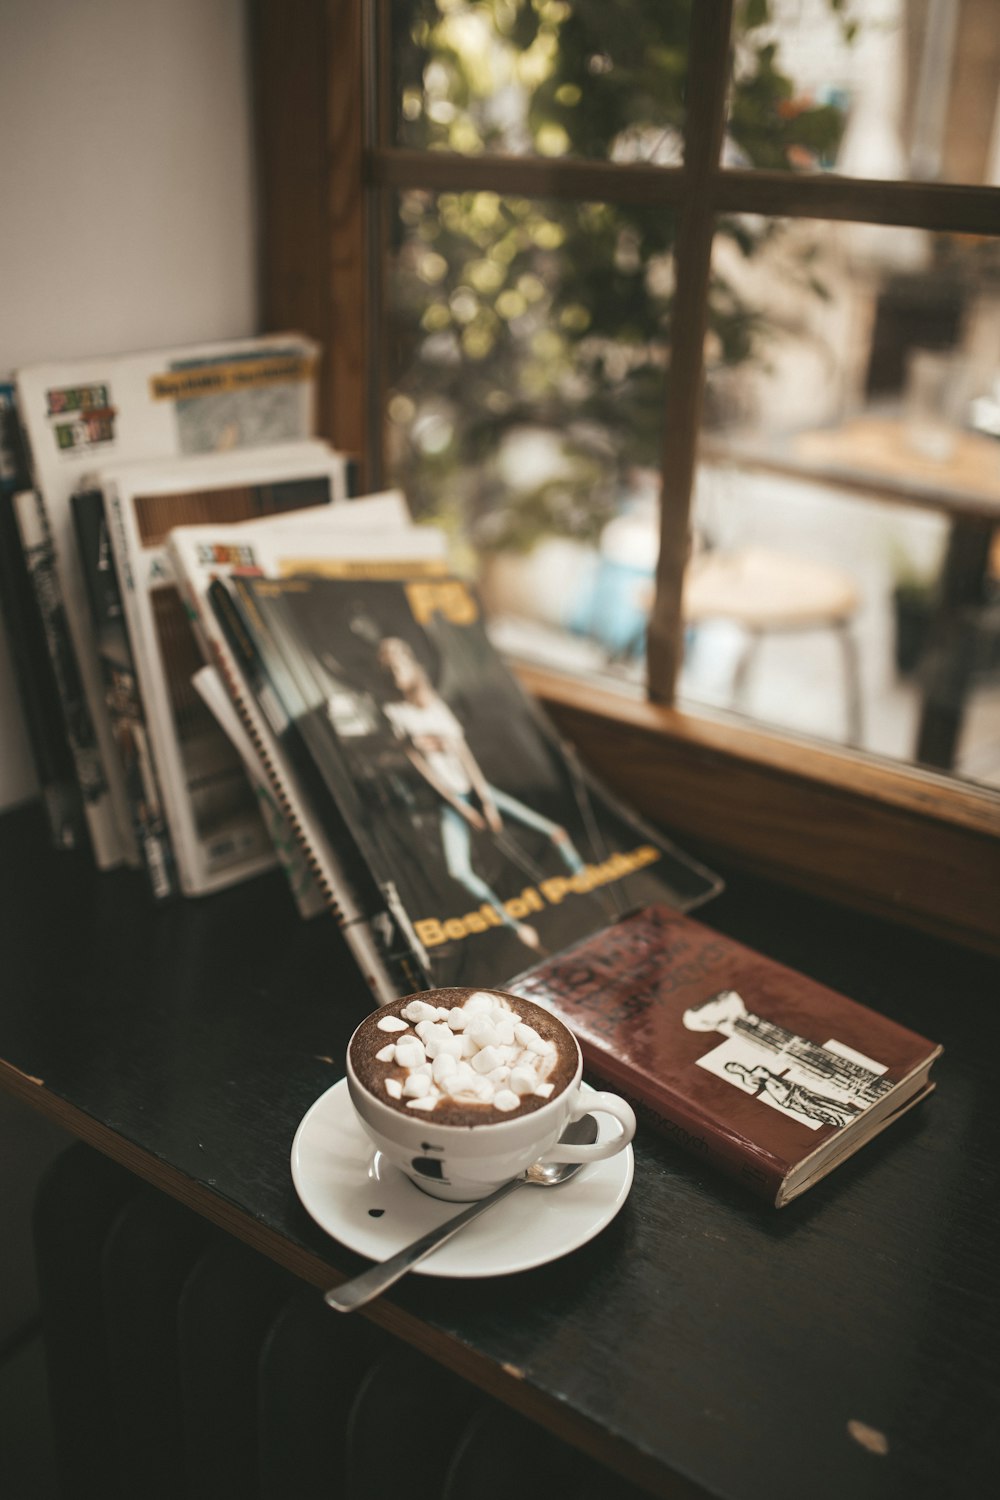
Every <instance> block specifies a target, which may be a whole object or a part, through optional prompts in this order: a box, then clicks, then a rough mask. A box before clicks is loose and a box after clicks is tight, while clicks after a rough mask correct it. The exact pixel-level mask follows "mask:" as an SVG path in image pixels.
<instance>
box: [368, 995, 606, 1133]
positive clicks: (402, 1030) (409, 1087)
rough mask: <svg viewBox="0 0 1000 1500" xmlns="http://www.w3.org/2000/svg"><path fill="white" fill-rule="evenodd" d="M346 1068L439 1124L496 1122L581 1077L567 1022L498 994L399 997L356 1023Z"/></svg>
mask: <svg viewBox="0 0 1000 1500" xmlns="http://www.w3.org/2000/svg"><path fill="white" fill-rule="evenodd" d="M350 1058H351V1065H352V1067H353V1069H354V1073H355V1076H356V1077H357V1079H358V1081H359V1082H360V1083H361V1084H362V1085H363V1087H364V1088H365V1089H367V1090H368V1092H369V1093H370V1094H372V1095H373V1097H374V1098H376V1099H378V1100H379V1101H380V1102H381V1103H383V1104H386V1105H389V1106H390V1107H391V1108H392V1109H395V1110H398V1111H399V1112H400V1113H401V1114H405V1115H409V1116H410V1117H411V1118H413V1117H416V1118H420V1117H421V1116H425V1117H430V1118H433V1120H434V1123H435V1124H436V1125H456V1126H460V1127H468V1126H474V1125H489V1124H499V1123H501V1122H502V1121H504V1120H514V1119H520V1118H522V1117H523V1116H525V1115H527V1114H530V1113H532V1112H533V1111H534V1110H537V1109H540V1108H541V1107H542V1106H543V1105H545V1104H547V1103H549V1101H550V1100H552V1099H554V1098H556V1097H557V1096H558V1095H559V1094H560V1093H562V1092H563V1090H564V1089H566V1088H567V1087H568V1086H569V1084H571V1083H572V1082H573V1080H574V1078H575V1077H576V1075H577V1070H578V1067H579V1062H580V1054H579V1050H578V1047H577V1043H576V1039H575V1038H574V1036H573V1034H572V1032H571V1031H569V1029H568V1028H567V1027H566V1026H564V1025H563V1023H562V1022H561V1021H559V1020H557V1019H556V1017H555V1016H553V1015H551V1014H550V1013H549V1012H548V1011H546V1010H543V1009H542V1008H541V1007H540V1006H538V1005H533V1004H532V1003H531V1001H530V1000H522V999H520V998H519V997H518V996H516V995H507V994H504V992H503V991H501V990H473V989H442V990H433V991H429V992H427V993H425V994H420V995H405V996H403V998H402V999H400V1000H393V1001H391V1002H390V1003H389V1004H388V1005H385V1006H383V1007H382V1009H381V1010H378V1011H375V1012H374V1013H373V1014H372V1015H370V1016H368V1017H367V1019H366V1020H365V1021H364V1022H362V1024H361V1026H360V1027H359V1028H358V1030H357V1032H356V1033H355V1035H354V1038H353V1040H352V1042H351V1049H350Z"/></svg>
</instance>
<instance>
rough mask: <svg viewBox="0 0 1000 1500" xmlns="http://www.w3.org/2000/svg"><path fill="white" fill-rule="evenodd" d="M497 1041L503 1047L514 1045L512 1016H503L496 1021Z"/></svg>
mask: <svg viewBox="0 0 1000 1500" xmlns="http://www.w3.org/2000/svg"><path fill="white" fill-rule="evenodd" d="M494 1026H495V1028H496V1034H497V1041H498V1042H499V1043H500V1045H501V1047H512V1046H513V1045H514V1020H513V1017H512V1016H501V1017H500V1019H499V1020H498V1021H496V1020H495V1021H494Z"/></svg>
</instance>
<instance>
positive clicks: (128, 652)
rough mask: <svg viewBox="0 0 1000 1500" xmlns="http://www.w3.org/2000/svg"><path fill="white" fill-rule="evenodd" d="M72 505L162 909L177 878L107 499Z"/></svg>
mask: <svg viewBox="0 0 1000 1500" xmlns="http://www.w3.org/2000/svg"><path fill="white" fill-rule="evenodd" d="M71 504H72V508H73V521H74V525H75V528H76V536H77V543H78V546H79V550H80V566H81V568H82V570H83V578H84V585H85V588H86V594H87V600H88V603H89V606H90V624H91V630H92V631H93V636H94V641H95V643H96V647H97V655H98V659H99V661H100V664H101V676H102V679H103V684H104V703H105V706H106V708H107V711H108V719H109V722H110V724H111V732H112V734H113V735H114V740H115V746H116V749H117V751H118V755H119V757H120V761H121V766H122V771H123V773H124V777H125V792H126V796H127V798H128V804H129V810H130V813H131V817H132V831H133V833H134V835H135V839H136V842H137V844H138V846H139V852H140V854H141V855H142V862H143V866H144V868H145V871H146V876H147V879H148V881H149V889H150V891H151V893H152V895H153V896H154V897H155V898H156V900H158V901H162V900H165V899H166V897H168V896H172V895H175V894H176V892H177V889H178V887H177V870H176V863H175V860H174V850H173V843H172V842H171V838H170V830H169V828H168V827H167V817H166V812H165V811H164V807H163V796H162V794H161V792H160V780H159V777H158V775H157V773H156V766H155V763H154V760H153V752H152V748H151V746H150V742H149V730H148V727H147V724H146V713H145V709H144V708H143V703H142V693H141V691H140V689H139V679H138V676H137V673H136V668H135V657H134V655H133V653H132V643H131V641H130V639H129V633H128V629H127V626H126V623H125V610H124V606H123V604H122V597H121V591H120V590H119V587H118V575H117V572H116V571H115V565H114V559H113V557H112V554H111V539H110V537H109V535H108V524H107V516H106V514H105V510H104V495H103V493H102V492H101V490H96V489H95V490H80V491H79V493H78V494H75V495H73V496H71Z"/></svg>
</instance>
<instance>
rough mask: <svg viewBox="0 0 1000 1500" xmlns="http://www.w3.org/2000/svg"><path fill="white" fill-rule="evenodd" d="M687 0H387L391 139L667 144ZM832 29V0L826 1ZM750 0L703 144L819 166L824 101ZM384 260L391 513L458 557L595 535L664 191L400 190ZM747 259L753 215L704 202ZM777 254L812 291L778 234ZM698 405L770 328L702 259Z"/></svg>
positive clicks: (602, 521)
mask: <svg viewBox="0 0 1000 1500" xmlns="http://www.w3.org/2000/svg"><path fill="white" fill-rule="evenodd" d="M696 3H698V0H614V3H613V4H608V3H607V0H471V3H470V0H406V3H403V0H394V4H393V7H392V11H393V33H392V56H393V104H394V107H395V109H396V111H397V118H396V121H395V143H396V144H398V145H401V146H405V147H409V148H419V149H423V150H429V151H447V152H459V153H461V154H463V155H466V156H475V155H480V154H484V153H490V152H504V153H507V154H530V155H532V156H541V157H548V158H551V159H554V160H557V159H559V158H577V159H590V160H595V161H601V162H612V163H614V162H621V163H629V162H644V163H648V164H656V165H662V166H672V165H678V164H679V163H680V160H681V149H682V133H683V128H684V118H685V92H686V86H687V52H688V37H689V30H690V19H691V11H692V5H693V4H696ZM826 3H827V5H828V6H829V9H830V10H831V12H833V13H834V14H835V15H836V17H837V18H838V20H839V23H840V25H841V27H842V30H843V35H844V37H845V38H846V39H847V40H848V41H849V40H850V37H851V35H852V34H853V28H854V27H855V24H856V23H855V21H854V20H853V18H852V16H851V14H850V13H849V9H848V5H847V4H846V0H826ZM772 10H773V7H772V3H771V0H738V3H737V5H736V12H735V21H734V35H733V76H732V84H731V104H730V113H729V123H728V127H727V135H726V142H725V148H724V149H725V153H726V156H725V159H726V161H727V163H728V164H730V165H734V166H758V167H766V168H770V169H776V168H777V169H788V170H796V169H798V170H802V169H805V170H822V169H823V168H825V167H827V166H829V165H830V164H832V163H833V161H834V160H835V158H836V152H837V147H838V144H839V142H840V139H841V135H842V132H843V129H844V124H845V105H844V102H843V101H836V100H835V101H833V102H823V101H822V100H817V99H813V98H808V97H799V96H798V94H797V92H796V87H795V84H794V81H793V80H792V78H791V77H790V76H788V74H786V73H785V72H784V71H783V69H782V62H781V55H780V48H779V45H778V42H777V40H776V33H775V28H774V25H773V20H774V17H773V14H772ZM397 209H398V212H397V214H396V215H395V218H394V226H393V236H394V238H393V245H392V262H391V274H390V288H391V290H390V306H389V314H390V316H389V348H390V397H389V405H388V463H389V472H390V477H391V479H392V481H393V482H394V483H398V484H400V485H401V486H402V487H403V488H404V489H405V491H406V493H407V494H408V496H409V498H410V501H411V504H412V506H413V509H414V511H415V512H416V513H417V514H418V515H421V516H424V517H428V518H433V519H434V520H436V521H437V522H438V523H439V524H443V525H445V526H446V527H447V528H448V529H449V530H450V531H451V532H452V534H453V535H454V537H455V538H456V540H457V541H459V543H461V544H464V545H465V546H466V548H467V554H468V557H469V559H470V561H471V558H472V557H473V556H474V555H475V554H482V553H488V552H490V551H497V550H508V551H527V550H529V549H530V548H531V547H532V546H533V545H534V544H535V543H536V542H537V541H539V540H540V539H541V538H543V537H551V536H558V537H569V538H574V539H577V540H579V541H581V542H584V543H591V544H593V543H596V542H597V540H598V539H599V537H600V535H601V532H602V531H603V529H604V527H605V526H606V524H607V522H608V521H609V520H610V519H612V518H613V517H614V516H615V515H616V514H617V513H618V512H619V511H620V510H621V507H622V496H623V495H624V494H625V493H627V491H628V489H629V484H630V475H631V474H633V473H634V471H636V470H637V469H638V470H648V469H651V468H652V469H655V468H658V467H659V463H660V444H661V431H662V425H663V411H664V404H665V401H666V400H667V399H668V391H669V366H670V323H671V313H672V308H673V300H674V276H673V248H674V239H675V233H676V219H675V216H674V214H673V212H672V211H671V210H670V209H669V208H660V207H657V206H652V207H650V206H634V205H631V204H620V203H619V204H611V203H599V202H592V203H591V202H587V203H580V202H574V201H571V200H568V199H549V200H540V199H530V198H526V197H515V196H508V197H500V196H498V195H497V194H496V193H493V192H476V191H462V192H442V193H440V194H437V195H435V194H433V193H431V192H418V191H406V192H404V193H402V194H401V195H400V196H399V198H398V200H397ZM717 233H718V236H719V237H723V238H725V240H726V241H727V242H728V247H729V248H730V250H731V253H735V254H736V255H738V256H739V257H741V258H744V259H746V260H750V259H752V258H754V257H757V256H759V255H760V254H761V253H762V251H763V249H764V247H765V246H768V245H772V244H773V243H774V241H775V239H776V238H779V239H780V237H781V235H782V234H783V233H784V230H783V226H782V225H781V224H780V223H779V222H777V221H765V220H763V219H750V218H748V217H746V216H744V217H741V218H735V217H734V218H732V219H727V220H724V221H720V223H719V225H718V229H717ZM790 244H791V249H790V251H789V253H788V255H787V264H786V266H785V267H784V272H783V274H785V275H787V276H789V277H790V278H794V279H795V280H797V281H798V284H799V287H800V288H803V287H804V288H806V289H808V290H809V291H811V293H812V294H814V295H815V296H817V297H822V296H823V295H824V287H823V284H822V277H821V274H820V272H819V271H818V270H817V265H816V260H815V254H814V250H813V248H812V247H810V245H809V244H808V243H803V241H802V238H801V236H799V237H798V238H793V239H792V241H791V242H790ZM717 262H718V264H717V265H716V268H715V270H714V271H713V280H712V285H711V292H710V306H709V333H708V340H707V344H706V371H707V376H706V421H708V422H709V423H710V422H711V421H712V419H713V409H714V408H713V402H714V400H715V398H716V393H718V399H719V401H723V400H724V399H725V396H724V393H725V391H726V389H727V380H726V376H727V372H731V371H733V370H734V369H736V368H738V367H740V366H742V365H746V364H748V363H750V362H754V361H761V360H763V359H765V358H766V354H767V347H768V341H769V339H771V338H773V337H775V336H777V335H776V330H775V329H774V327H773V326H772V325H771V324H770V323H769V322H765V320H764V319H763V318H762V317H761V316H760V315H759V314H758V313H757V312H755V311H754V310H753V309H752V308H751V307H750V306H748V305H747V303H746V302H745V300H744V299H743V298H742V296H741V295H740V293H739V291H738V290H737V288H736V286H735V285H734V284H733V282H732V281H731V279H729V278H727V276H726V275H725V274H724V271H723V270H722V269H720V266H724V265H725V264H726V258H725V257H717Z"/></svg>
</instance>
